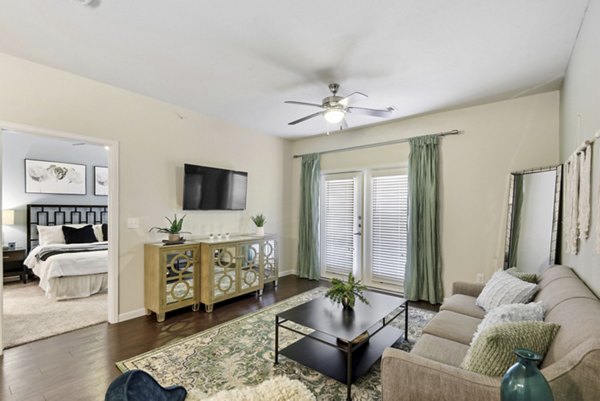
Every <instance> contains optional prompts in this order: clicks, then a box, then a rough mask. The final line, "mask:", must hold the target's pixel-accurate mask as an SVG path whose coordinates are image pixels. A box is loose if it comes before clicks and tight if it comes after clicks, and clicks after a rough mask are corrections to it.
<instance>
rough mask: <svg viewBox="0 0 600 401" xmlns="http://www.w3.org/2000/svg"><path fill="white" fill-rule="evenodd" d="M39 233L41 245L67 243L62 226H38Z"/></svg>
mask: <svg viewBox="0 0 600 401" xmlns="http://www.w3.org/2000/svg"><path fill="white" fill-rule="evenodd" d="M37 231H38V242H39V243H40V245H48V244H64V243H65V236H64V234H63V230H62V226H37Z"/></svg>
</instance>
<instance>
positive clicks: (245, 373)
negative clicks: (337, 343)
mask: <svg viewBox="0 0 600 401" xmlns="http://www.w3.org/2000/svg"><path fill="white" fill-rule="evenodd" d="M325 291H326V288H323V287H319V288H316V289H314V290H311V291H308V292H305V293H302V294H300V295H297V296H295V297H292V298H289V299H287V300H285V301H282V302H279V303H277V304H275V305H272V306H270V307H267V308H265V309H262V310H260V311H258V312H255V313H253V314H250V315H246V316H242V317H240V318H238V319H235V320H232V321H230V322H227V323H224V324H222V325H220V326H216V327H213V328H211V329H208V330H206V331H203V332H200V333H198V334H194V335H192V336H190V337H187V338H184V339H181V340H178V341H174V342H173V343H171V344H168V345H166V346H163V347H161V348H158V349H155V350H152V351H149V352H147V353H145V354H142V355H138V356H136V357H133V358H131V359H128V360H125V361H122V362H118V363H117V366H118V368H119V369H120V370H121V371H123V372H124V371H127V370H131V369H142V370H145V371H147V372H148V373H150V374H152V375H153V376H154V377H156V378H157V380H158V381H159V382H160V383H161V384H162V385H169V386H170V385H175V384H179V385H182V386H184V387H185V388H186V389H187V390H188V391H190V392H193V394H194V395H196V396H197V397H199V398H200V399H202V398H203V397H208V396H209V395H211V394H214V393H216V392H218V391H220V390H228V389H235V388H240V387H244V386H248V385H256V384H259V383H261V382H262V381H263V380H265V379H268V378H271V377H275V376H287V377H289V378H291V379H298V380H300V381H301V382H302V383H304V384H305V385H306V387H308V389H309V390H310V391H312V392H313V394H315V396H316V397H317V399H318V400H320V401H321V400H326V401H327V400H331V401H333V400H340V399H345V396H346V387H345V385H344V384H342V383H340V382H338V381H336V380H334V379H331V378H329V377H327V376H324V375H322V374H320V373H319V372H316V371H314V370H312V369H310V368H307V367H305V366H303V365H301V364H299V363H297V362H295V361H292V360H290V359H288V358H286V357H283V356H280V363H279V364H278V365H277V366H273V360H274V354H275V352H274V344H275V327H274V326H275V325H274V322H275V314H277V313H279V312H282V311H284V310H287V309H289V308H292V307H294V306H296V305H299V304H301V303H304V302H307V301H309V300H311V299H314V298H316V297H321V296H323V294H324V293H325ZM434 314H435V313H434V312H430V311H426V310H423V309H417V308H409V323H408V326H409V341H408V342H405V341H403V340H400V341H399V342H398V343H396V344H394V346H395V347H396V348H400V349H403V350H407V351H408V350H410V349H411V348H412V345H413V344H414V341H416V339H418V338H419V337H420V336H421V331H422V328H423V326H424V325H425V324H426V323H427V322H428V321H429V320H430V319H431V318H432V317H433V316H434ZM392 324H393V325H395V326H396V327H399V328H402V329H403V327H404V319H403V318H402V316H400V317H399V318H398V319H396V320H395V321H394V322H393V323H392ZM297 328H300V327H299V326H297ZM299 338H300V336H299V335H298V334H295V333H292V332H290V331H288V330H280V347H281V348H284V347H286V346H287V345H289V344H291V343H293V342H295V341H297V340H298V339H299ZM380 388H381V386H380V371H379V362H376V363H375V364H374V365H373V367H372V368H371V369H370V370H369V372H368V373H367V374H366V375H364V376H363V377H361V378H359V379H358V380H357V381H356V382H354V384H353V386H352V399H353V400H355V401H367V400H378V399H381V394H380Z"/></svg>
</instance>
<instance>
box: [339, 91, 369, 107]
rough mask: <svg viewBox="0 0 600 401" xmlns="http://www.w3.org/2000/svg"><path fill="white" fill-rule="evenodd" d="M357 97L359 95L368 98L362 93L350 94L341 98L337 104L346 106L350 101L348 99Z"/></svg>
mask: <svg viewBox="0 0 600 401" xmlns="http://www.w3.org/2000/svg"><path fill="white" fill-rule="evenodd" d="M357 95H360V96H363V97H369V96H367V95H365V94H364V93H362V92H352V93H351V94H349V95H348V96H346V97H344V98H342V99H341V100H340V101H339V102H338V103H340V104H343V105H344V106H348V101H349V100H350V98H352V97H356V96H357Z"/></svg>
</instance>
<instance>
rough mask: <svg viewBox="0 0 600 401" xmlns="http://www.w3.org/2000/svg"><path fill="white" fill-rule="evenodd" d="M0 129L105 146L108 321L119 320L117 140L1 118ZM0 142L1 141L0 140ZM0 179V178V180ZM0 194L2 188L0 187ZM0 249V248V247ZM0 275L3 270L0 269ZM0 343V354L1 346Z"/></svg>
mask: <svg viewBox="0 0 600 401" xmlns="http://www.w3.org/2000/svg"><path fill="white" fill-rule="evenodd" d="M2 131H17V132H23V133H28V134H35V135H41V136H51V137H58V138H64V139H71V140H74V141H83V142H88V143H94V144H97V145H102V146H105V147H108V149H109V154H108V171H109V196H108V211H109V212H108V232H109V234H108V244H109V246H108V297H107V308H108V322H109V323H118V321H119V229H118V227H119V202H118V199H119V142H118V141H115V140H111V139H105V138H97V137H88V136H85V135H80V134H74V133H68V132H63V131H57V130H52V129H47V128H40V127H33V126H29V125H23V124H16V123H12V122H8V121H1V120H0V135H1V134H2ZM0 142H1V141H0ZM1 150H2V148H1V145H0V177H1V175H2V174H1V173H2V163H1V160H2V152H1ZM0 182H1V181H0ZM0 195H1V188H0ZM0 209H2V196H0ZM0 252H1V251H0ZM0 279H3V272H2V271H0ZM1 308H2V286H1V285H0V312H2V311H3V309H1ZM2 315H3V313H0V344H3V342H2ZM3 348H4V347H0V355H1V353H2V349H3Z"/></svg>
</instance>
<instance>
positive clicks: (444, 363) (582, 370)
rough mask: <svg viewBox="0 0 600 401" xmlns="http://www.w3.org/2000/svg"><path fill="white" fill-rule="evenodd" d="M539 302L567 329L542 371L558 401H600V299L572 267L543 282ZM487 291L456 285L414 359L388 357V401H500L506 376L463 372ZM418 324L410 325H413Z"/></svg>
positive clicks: (384, 366)
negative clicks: (479, 301)
mask: <svg viewBox="0 0 600 401" xmlns="http://www.w3.org/2000/svg"><path fill="white" fill-rule="evenodd" d="M538 285H539V287H540V290H539V292H538V293H537V295H536V296H535V298H534V301H543V302H544V303H545V306H546V316H545V319H544V320H545V321H547V322H555V323H558V324H560V325H561V328H560V330H559V331H558V334H557V335H556V337H555V339H554V341H553V342H552V345H551V346H550V348H549V350H548V353H547V354H546V357H545V359H544V361H543V362H542V364H541V365H540V368H541V371H542V373H543V374H544V376H545V377H546V379H547V380H548V382H549V383H550V386H551V387H552V391H553V393H554V399H555V401H579V400H585V401H592V400H594V401H597V400H600V300H599V299H598V297H596V296H595V295H594V293H593V292H592V291H590V289H589V288H588V287H587V286H586V285H585V284H584V283H583V282H582V281H581V280H580V279H579V277H577V275H576V274H575V272H574V271H573V270H572V269H571V268H568V267H565V266H558V265H557V266H552V267H550V268H548V269H547V270H546V271H544V272H543V273H542V274H541V275H539V276H538ZM482 289H483V285H478V284H468V283H454V286H453V295H452V296H451V297H450V298H449V299H447V300H446V302H444V304H443V305H442V307H441V308H440V312H439V313H438V314H437V315H436V316H435V317H434V318H433V319H432V320H431V321H430V322H429V323H428V324H427V325H426V326H425V328H424V330H423V336H422V337H421V338H420V339H419V340H418V341H417V343H416V344H415V346H414V347H413V349H412V351H411V352H410V353H407V352H403V351H400V350H397V349H393V348H388V349H387V350H386V351H385V352H384V354H383V357H382V361H381V375H382V378H381V380H382V396H383V401H468V400H473V401H482V400H485V401H494V400H500V381H501V378H500V377H488V376H484V375H481V374H478V373H473V372H470V371H466V370H463V369H461V368H460V367H459V366H460V363H461V362H462V360H463V358H464V356H465V354H466V353H467V350H468V349H469V343H470V342H471V338H472V337H473V334H474V332H475V330H476V329H477V325H478V324H479V322H480V321H481V320H482V319H483V317H484V311H483V309H481V308H479V307H478V306H476V305H475V299H476V297H477V295H478V294H479V293H480V292H481V290H482ZM409 324H410V323H409Z"/></svg>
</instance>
